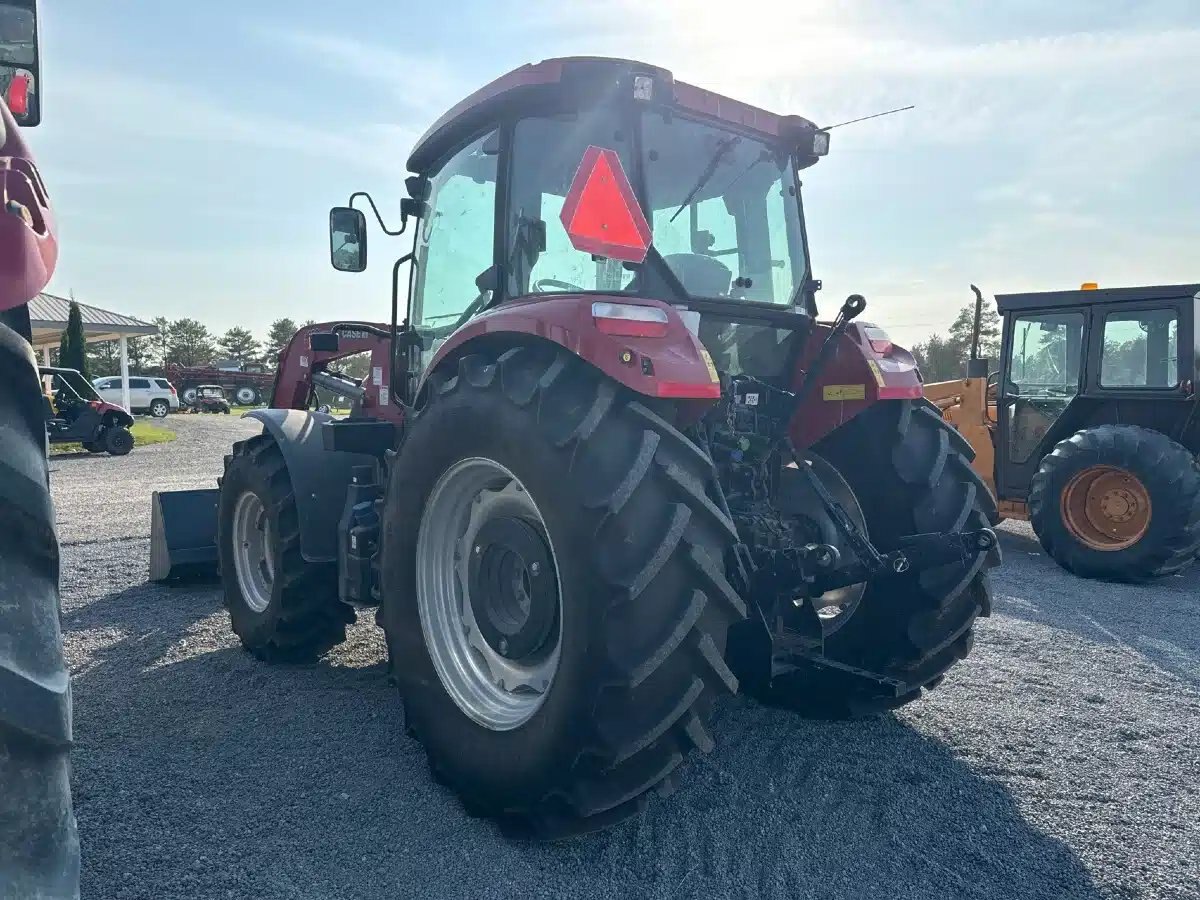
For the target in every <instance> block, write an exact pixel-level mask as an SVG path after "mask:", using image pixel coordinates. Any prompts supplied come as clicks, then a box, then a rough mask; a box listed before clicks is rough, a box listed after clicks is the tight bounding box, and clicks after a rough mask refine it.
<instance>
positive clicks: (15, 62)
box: [0, 0, 42, 128]
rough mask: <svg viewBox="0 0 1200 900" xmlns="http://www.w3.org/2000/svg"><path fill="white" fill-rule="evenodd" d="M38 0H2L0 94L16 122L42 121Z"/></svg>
mask: <svg viewBox="0 0 1200 900" xmlns="http://www.w3.org/2000/svg"><path fill="white" fill-rule="evenodd" d="M38 56H39V54H38V27H37V10H36V4H35V0H0V97H3V98H4V102H5V104H6V105H7V106H8V110H9V112H11V113H12V115H13V118H14V119H16V121H17V124H18V125H21V126H23V127H26V128H31V127H33V126H34V125H37V124H38V123H39V122H40V121H41V120H42V104H41V96H40V87H41V77H40V76H41V67H40V65H39V62H38Z"/></svg>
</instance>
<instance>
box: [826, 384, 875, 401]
mask: <svg viewBox="0 0 1200 900" xmlns="http://www.w3.org/2000/svg"><path fill="white" fill-rule="evenodd" d="M822 395H823V396H824V398H825V399H826V400H866V399H867V386H866V385H865V384H827V385H825V388H824V390H823V391H822Z"/></svg>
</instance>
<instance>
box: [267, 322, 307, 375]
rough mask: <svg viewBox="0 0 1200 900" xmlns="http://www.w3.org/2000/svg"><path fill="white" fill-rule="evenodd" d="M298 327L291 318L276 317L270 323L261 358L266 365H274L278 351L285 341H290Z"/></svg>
mask: <svg viewBox="0 0 1200 900" xmlns="http://www.w3.org/2000/svg"><path fill="white" fill-rule="evenodd" d="M298 330H299V329H298V328H297V327H296V323H295V322H294V321H292V320H291V319H287V318H284V319H276V320H275V321H274V322H272V323H271V330H270V331H269V332H267V340H266V342H265V343H264V346H263V355H262V360H263V362H264V363H266V364H267V365H268V366H274V365H275V363H276V361H277V360H278V359H279V353H280V351H281V350H283V348H284V347H285V346H287V342H288V341H290V340H291V339H292V338H293V337H294V336H295V334H296V332H297V331H298Z"/></svg>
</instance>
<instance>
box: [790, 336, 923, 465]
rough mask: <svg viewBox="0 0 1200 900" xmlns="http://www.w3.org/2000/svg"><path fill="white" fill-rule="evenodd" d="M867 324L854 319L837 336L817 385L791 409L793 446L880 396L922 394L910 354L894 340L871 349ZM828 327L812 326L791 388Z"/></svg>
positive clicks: (800, 379)
mask: <svg viewBox="0 0 1200 900" xmlns="http://www.w3.org/2000/svg"><path fill="white" fill-rule="evenodd" d="M871 327H873V326H871V325H869V324H866V323H863V324H858V323H854V324H851V325H850V326H849V327H848V328H847V329H846V331H845V333H844V334H842V336H841V337H840V338H838V340H837V344H836V345H835V349H834V351H833V356H832V357H831V358H830V361H829V363H828V365H826V367H825V371H824V372H822V373H821V375H820V376H819V380H818V383H817V385H816V388H815V389H814V390H813V391H812V393H810V394H809V395H808V399H807V400H805V402H804V405H803V406H801V407H800V408H799V409H798V410H796V414H795V416H794V417H793V419H792V422H791V425H790V426H789V427H788V431H789V433H790V435H791V438H792V442H793V443H794V444H795V445H796V447H797V449H801V450H803V449H805V448H806V447H811V446H812V445H813V444H815V443H817V442H818V441H819V440H821V438H823V437H825V436H826V435H828V434H830V433H832V432H833V431H835V430H837V429H838V428H840V427H841V426H843V425H845V424H846V423H847V422H849V421H850V420H851V419H853V418H854V417H855V416H857V415H858V414H859V413H861V412H862V411H863V410H865V409H867V408H868V407H870V406H871V405H872V404H874V403H878V402H880V401H881V400H919V399H920V398H921V397H922V396H923V394H922V391H921V378H920V376H919V375H918V374H917V363H916V360H914V359H913V356H912V354H911V353H909V352H908V351H907V350H905V349H904V348H903V347H897V346H895V345H893V346H892V347H891V348H890V349H889V350H888V351H887V352H886V353H878V352H876V351H875V349H874V348H873V347H872V346H871V342H870V340H869V339H868V338H867V335H866V331H865V329H867V328H871ZM829 331H830V326H829V325H828V324H820V325H818V326H817V327H816V328H815V329H814V330H813V334H812V335H811V336H810V337H809V339H808V342H807V344H806V346H805V348H804V351H803V352H802V353H801V354H800V357H799V359H798V360H797V364H796V370H795V372H794V374H793V380H792V385H793V389H795V388H798V387H799V386H800V385H801V384H802V383H803V382H804V378H805V372H806V371H807V369H808V367H809V366H810V365H812V363H813V361H814V360H815V359H816V357H817V354H818V353H819V352H820V350H821V345H822V344H823V343H824V342H825V339H826V338H827V337H828V336H829Z"/></svg>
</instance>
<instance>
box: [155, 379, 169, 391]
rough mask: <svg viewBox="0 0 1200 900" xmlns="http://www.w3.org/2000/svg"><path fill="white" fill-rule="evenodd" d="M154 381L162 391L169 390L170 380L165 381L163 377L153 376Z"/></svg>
mask: <svg viewBox="0 0 1200 900" xmlns="http://www.w3.org/2000/svg"><path fill="white" fill-rule="evenodd" d="M154 383H155V384H157V385H158V386H159V387H160V388H162V389H163V390H164V391H169V390H170V389H171V382H169V381H167V379H165V378H155V379H154Z"/></svg>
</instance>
